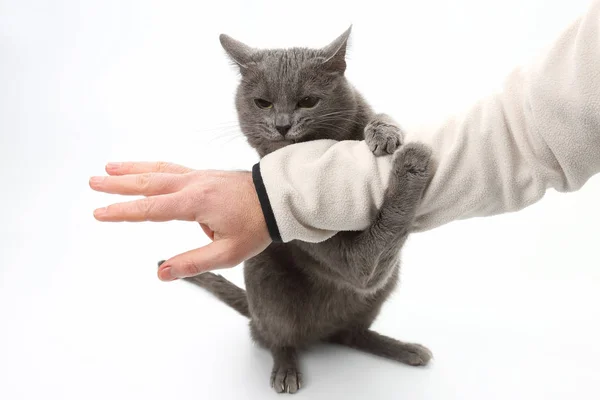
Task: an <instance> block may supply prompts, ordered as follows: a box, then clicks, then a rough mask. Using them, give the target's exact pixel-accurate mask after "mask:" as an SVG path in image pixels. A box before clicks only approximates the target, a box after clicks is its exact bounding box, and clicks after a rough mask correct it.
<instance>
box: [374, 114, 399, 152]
mask: <svg viewBox="0 0 600 400" xmlns="http://www.w3.org/2000/svg"><path fill="white" fill-rule="evenodd" d="M403 137H404V133H403V132H402V129H400V128H399V127H397V126H395V125H390V124H386V123H383V122H381V121H371V122H369V123H368V124H367V126H365V142H366V143H367V146H369V149H370V150H371V151H372V152H373V154H375V155H376V156H383V155H386V154H393V153H394V152H395V151H396V150H397V149H398V148H399V147H400V146H401V145H402V140H403Z"/></svg>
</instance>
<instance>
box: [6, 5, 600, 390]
mask: <svg viewBox="0 0 600 400" xmlns="http://www.w3.org/2000/svg"><path fill="white" fill-rule="evenodd" d="M587 6H588V0H570V1H568V2H567V1H556V2H555V1H545V0H510V1H509V0H504V1H483V0H454V1H443V0H420V1H415V0H410V1H408V0H406V1H404V0H403V1H398V2H392V1H383V0H370V1H360V2H358V1H356V2H350V1H335V2H334V1H327V2H326V1H306V0H305V1H299V2H282V1H273V2H271V1H268V2H267V1H262V2H257V1H238V2H233V1H217V2H202V1H200V0H196V1H189V2H183V1H169V2H167V1H137V2H136V1H129V0H128V1H122V0H121V1H96V2H93V1H87V2H81V3H79V2H75V1H38V2H34V1H25V0H18V1H17V0H14V1H6V0H0V134H1V136H0V163H1V170H0V174H1V175H0V182H1V185H2V189H1V190H2V194H1V197H0V198H1V206H2V207H1V208H0V210H1V211H0V213H1V220H0V246H1V252H0V257H1V258H0V324H1V325H0V398H1V399H6V400H15V399H78V400H79V399H102V400H105V399H266V398H275V397H276V394H274V393H272V391H271V389H270V387H269V385H268V381H269V374H270V369H271V360H270V356H269V354H268V353H267V352H265V351H264V350H262V349H259V348H257V347H255V346H254V345H253V344H252V342H251V341H250V338H249V335H248V332H247V322H246V321H245V320H244V319H243V318H242V317H240V316H239V315H237V314H236V313H235V312H233V311H232V310H230V309H228V308H227V307H226V306H225V305H223V304H220V303H219V302H218V301H216V300H214V299H213V298H212V297H210V296H209V295H207V294H205V293H203V292H202V291H201V290H199V289H196V288H194V287H191V286H188V285H186V284H185V283H184V282H175V283H161V282H160V281H158V279H157V278H156V276H155V263H156V261H157V260H159V259H162V258H166V257H169V256H170V255H173V254H176V253H179V252H183V251H185V250H189V249H191V248H194V247H198V246H200V245H202V244H205V243H206V239H205V238H204V237H203V234H202V232H201V230H200V229H199V228H198V227H197V226H195V225H193V224H184V223H164V224H151V223H147V224H101V223H99V222H96V221H95V220H94V219H93V218H92V210H93V209H94V208H96V207H100V206H104V205H107V204H108V203H109V202H114V201H117V200H119V199H118V198H116V197H115V196H107V195H101V194H98V193H94V192H92V191H91V190H90V189H89V188H88V185H87V182H88V178H89V177H90V176H91V175H97V174H102V173H103V166H104V164H105V163H106V162H108V161H124V160H167V161H173V162H178V163H181V164H184V165H188V166H191V167H196V168H226V169H234V168H241V169H249V168H250V167H251V166H252V164H253V163H254V162H255V161H256V159H257V158H256V156H255V155H254V153H253V151H252V150H251V149H250V148H249V146H248V145H247V144H246V143H245V141H244V139H243V138H242V137H241V135H240V134H239V131H238V130H237V129H236V128H235V121H236V116H235V113H234V109H233V91H234V89H235V85H236V82H237V76H236V73H235V71H234V70H233V69H232V68H231V67H230V65H229V64H228V62H227V60H226V58H225V56H224V54H223V51H222V49H221V48H220V45H219V41H218V34H219V33H221V32H226V33H229V34H231V35H232V36H234V37H236V38H239V39H242V40H244V41H245V42H247V43H249V44H250V45H253V46H256V47H279V46H282V47H286V46H322V45H325V44H327V43H328V42H329V41H330V40H332V39H333V38H335V37H336V36H337V35H339V34H340V33H341V32H343V30H344V29H346V28H347V26H348V25H349V24H350V23H353V24H354V30H353V37H352V43H351V44H352V46H351V51H350V54H349V69H348V72H347V74H348V77H349V78H350V79H351V80H352V81H353V82H354V84H355V85H356V86H357V87H358V88H359V89H360V90H361V91H362V92H363V93H364V94H365V96H366V97H367V98H368V99H369V100H370V101H371V103H372V104H373V105H374V106H375V107H376V108H377V109H378V110H379V111H385V112H388V113H390V114H392V115H394V116H395V117H396V118H397V119H398V120H399V121H401V122H402V124H403V125H404V126H405V127H407V128H409V129H410V126H411V125H418V124H424V123H425V124H426V123H429V122H431V121H433V120H439V119H440V118H441V119H443V118H445V117H446V116H450V115H451V114H452V113H454V112H457V111H460V110H462V109H463V108H464V107H467V106H469V105H470V104H472V103H474V102H475V101H476V100H477V99H478V98H480V97H482V96H485V95H488V94H490V93H491V92H492V91H493V90H496V89H498V88H499V87H500V86H501V83H502V81H503V79H504V77H505V76H506V75H507V74H508V73H509V72H510V71H511V70H512V69H513V68H514V67H516V66H517V65H518V64H520V63H523V62H527V61H528V60H530V59H532V58H533V57H535V55H536V54H537V53H538V52H539V51H541V50H542V49H543V47H544V46H546V45H548V44H550V43H551V42H552V40H553V39H554V38H555V37H557V35H558V34H559V33H560V32H561V31H562V30H563V29H564V28H565V27H566V26H567V25H568V24H569V23H570V22H571V21H572V20H574V19H575V18H576V17H577V16H578V15H579V14H581V13H583V12H584V11H585V10H586V8H587ZM599 195H600V180H599V179H598V178H595V179H592V180H591V181H590V182H589V183H588V184H587V185H586V186H585V187H584V188H583V189H582V190H581V191H580V192H577V193H574V194H566V195H565V194H561V195H558V194H556V193H553V192H552V193H549V194H548V195H547V197H546V198H544V200H543V201H541V202H540V203H538V204H536V205H534V206H532V207H530V208H528V209H526V210H525V211H522V212H520V213H516V214H511V215H503V216H499V217H493V218H484V219H474V220H469V221H463V222H456V223H452V224H449V225H447V226H445V227H442V228H440V229H437V230H435V231H432V232H428V233H423V234H419V235H414V236H413V237H412V238H411V240H410V241H409V243H408V244H407V246H406V247H405V251H404V266H403V276H402V281H403V282H402V286H401V288H400V290H399V291H398V292H397V293H396V294H395V296H394V297H393V299H391V300H390V301H389V302H388V303H387V305H386V306H385V308H384V310H383V312H382V314H381V316H380V318H379V320H378V321H377V322H376V329H377V330H379V331H381V332H383V333H386V334H388V335H391V336H394V337H397V338H400V339H404V340H412V341H418V342H421V343H423V344H425V345H427V346H429V347H430V348H431V349H432V350H433V352H434V353H435V357H436V359H435V361H434V362H433V363H432V364H431V365H430V366H429V367H427V368H421V369H415V368H410V367H406V366H402V365H398V364H395V363H393V362H389V361H386V360H383V359H378V358H375V357H371V356H369V355H366V354H361V353H358V352H354V351H350V350H347V349H342V348H336V347H330V346H322V347H317V348H314V349H311V350H310V351H309V352H307V353H306V354H304V355H303V357H302V369H303V371H304V374H305V378H306V385H305V386H304V387H303V389H302V390H301V392H300V393H298V394H297V395H296V396H297V397H298V398H310V399H336V398H353V399H411V400H413V399H478V400H481V399H486V400H489V399H573V398H581V399H594V398H600V385H599V383H600V380H599V377H600V364H599V359H600V341H598V337H600V323H599V316H600V254H599V252H598V246H599V243H598V231H599V223H600V209H599V208H598V206H597V205H598V200H599ZM225 200H226V199H224V201H225ZM224 274H225V275H226V276H227V277H229V278H231V279H232V280H234V281H235V282H236V283H238V284H242V279H241V274H242V269H241V268H239V267H238V268H235V269H232V270H228V271H225V272H224Z"/></svg>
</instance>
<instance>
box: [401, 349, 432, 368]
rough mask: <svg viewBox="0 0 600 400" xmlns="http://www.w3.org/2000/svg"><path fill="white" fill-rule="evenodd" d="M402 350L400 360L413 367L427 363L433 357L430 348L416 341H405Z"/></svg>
mask: <svg viewBox="0 0 600 400" xmlns="http://www.w3.org/2000/svg"><path fill="white" fill-rule="evenodd" d="M403 350H404V352H403V353H404V354H403V356H402V360H401V361H402V362H404V363H406V364H408V365H412V366H415V367H417V366H422V365H427V364H429V361H431V359H432V358H433V353H432V352H431V350H429V349H428V348H427V347H425V346H422V345H420V344H417V343H405V344H404V349H403Z"/></svg>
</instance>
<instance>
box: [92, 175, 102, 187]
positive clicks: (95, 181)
mask: <svg viewBox="0 0 600 400" xmlns="http://www.w3.org/2000/svg"><path fill="white" fill-rule="evenodd" d="M103 180H104V178H103V177H101V176H94V177H92V178H90V185H98V184H99V183H101V182H102V181H103Z"/></svg>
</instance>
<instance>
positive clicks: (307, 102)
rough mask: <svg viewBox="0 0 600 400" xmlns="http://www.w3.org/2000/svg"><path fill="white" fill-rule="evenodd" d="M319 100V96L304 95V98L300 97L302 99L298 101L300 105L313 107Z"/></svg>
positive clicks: (301, 106)
mask: <svg viewBox="0 0 600 400" xmlns="http://www.w3.org/2000/svg"><path fill="white" fill-rule="evenodd" d="M318 102H319V98H318V97H314V96H306V97H303V98H302V99H300V101H299V102H298V107H300V108H313V107H314V106H316V105H317V103H318Z"/></svg>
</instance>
